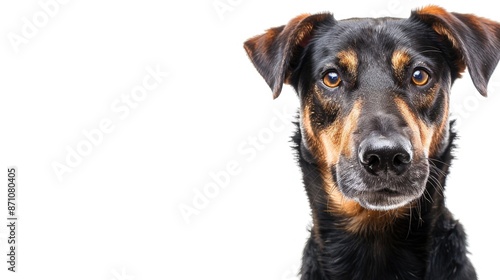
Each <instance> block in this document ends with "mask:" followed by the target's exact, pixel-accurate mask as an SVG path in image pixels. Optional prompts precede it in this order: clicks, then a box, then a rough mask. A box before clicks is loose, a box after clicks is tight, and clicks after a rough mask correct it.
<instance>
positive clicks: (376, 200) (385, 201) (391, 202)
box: [353, 194, 418, 211]
mask: <svg viewBox="0 0 500 280" xmlns="http://www.w3.org/2000/svg"><path fill="white" fill-rule="evenodd" d="M377 196H378V195H377V194H375V195H372V194H364V195H362V196H358V197H353V200H354V201H356V202H357V203H359V205H361V206H362V207H363V208H366V209H369V210H377V211H389V210H394V209H398V208H401V207H404V206H406V205H408V204H410V203H411V202H412V201H414V200H416V199H417V198H418V196H407V195H400V196H391V197H377Z"/></svg>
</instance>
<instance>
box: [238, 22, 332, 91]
mask: <svg viewBox="0 0 500 280" xmlns="http://www.w3.org/2000/svg"><path fill="white" fill-rule="evenodd" d="M325 21H331V22H335V19H334V18H333V16H332V15H331V14H327V13H324V14H315V15H301V16H298V17H296V18H294V19H292V20H291V21H290V22H289V23H288V24H287V25H283V26H280V27H275V28H271V29H269V30H267V32H266V33H264V34H262V35H258V36H255V37H253V38H251V39H249V40H247V41H246V42H245V44H244V47H245V50H246V51H247V54H248V57H250V60H251V61H252V63H253V64H254V66H255V68H257V71H259V73H260V74H261V75H262V77H263V78H264V80H266V82H267V84H268V85H269V87H271V90H272V91H273V97H274V98H277V97H278V96H279V95H280V93H281V89H282V87H283V83H287V80H288V79H289V77H290V75H291V72H292V71H293V68H294V66H296V64H297V60H298V58H299V57H300V54H301V51H302V50H303V49H304V48H305V46H306V45H307V44H308V43H309V40H310V39H311V36H312V33H313V31H314V29H315V27H316V26H318V24H320V23H322V22H325Z"/></svg>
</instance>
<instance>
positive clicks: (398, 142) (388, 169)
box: [358, 135, 412, 176]
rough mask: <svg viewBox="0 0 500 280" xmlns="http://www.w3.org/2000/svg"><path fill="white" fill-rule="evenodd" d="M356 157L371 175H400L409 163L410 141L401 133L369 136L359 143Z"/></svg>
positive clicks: (410, 154) (410, 155)
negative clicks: (386, 135) (387, 135)
mask: <svg viewBox="0 0 500 280" xmlns="http://www.w3.org/2000/svg"><path fill="white" fill-rule="evenodd" d="M358 157H359V161H360V163H361V165H362V166H363V167H364V168H365V169H366V170H367V171H368V172H369V173H371V174H373V175H377V176H378V175H382V174H387V173H389V174H396V175H401V174H403V173H404V172H405V171H406V170H408V168H409V167H410V165H411V161H412V149H411V143H410V141H409V140H408V139H406V138H404V137H403V136H401V135H391V136H390V137H385V136H382V135H374V136H369V137H368V138H366V139H364V140H363V141H362V142H361V144H360V145H359V149H358Z"/></svg>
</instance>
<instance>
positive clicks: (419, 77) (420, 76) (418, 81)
mask: <svg viewBox="0 0 500 280" xmlns="http://www.w3.org/2000/svg"><path fill="white" fill-rule="evenodd" d="M411 81H412V82H413V84H415V85H416V86H424V85H426V84H427V82H428V81H429V73H427V71H425V70H423V69H416V70H415V71H413V74H412V75H411Z"/></svg>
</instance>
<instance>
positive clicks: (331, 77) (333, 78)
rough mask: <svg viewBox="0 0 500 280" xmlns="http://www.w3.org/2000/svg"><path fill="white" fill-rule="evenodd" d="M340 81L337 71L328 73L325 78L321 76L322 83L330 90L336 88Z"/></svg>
mask: <svg viewBox="0 0 500 280" xmlns="http://www.w3.org/2000/svg"><path fill="white" fill-rule="evenodd" d="M341 81H342V79H340V76H339V73H337V71H329V72H328V73H326V75H325V76H323V83H324V84H325V85H326V86H327V87H330V88H336V87H338V86H339V85H340V82H341Z"/></svg>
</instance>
